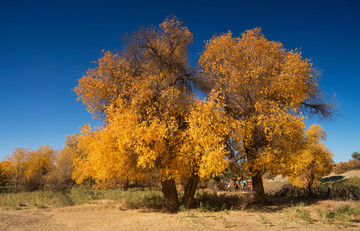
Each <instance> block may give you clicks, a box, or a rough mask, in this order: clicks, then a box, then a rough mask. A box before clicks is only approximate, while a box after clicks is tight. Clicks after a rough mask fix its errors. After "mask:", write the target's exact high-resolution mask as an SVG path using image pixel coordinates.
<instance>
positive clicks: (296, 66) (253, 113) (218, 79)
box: [200, 28, 319, 174]
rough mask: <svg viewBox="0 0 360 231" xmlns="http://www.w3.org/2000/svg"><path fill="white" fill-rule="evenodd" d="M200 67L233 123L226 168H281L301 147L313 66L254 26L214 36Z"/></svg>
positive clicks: (313, 87)
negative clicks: (228, 162)
mask: <svg viewBox="0 0 360 231" xmlns="http://www.w3.org/2000/svg"><path fill="white" fill-rule="evenodd" d="M200 66H201V67H202V69H203V75H202V79H203V80H202V81H203V82H206V83H207V86H208V89H211V91H212V92H216V94H217V95H219V96H221V97H220V98H218V100H219V101H220V102H222V104H223V105H224V107H223V110H224V111H225V112H226V115H227V116H229V117H231V118H232V119H233V122H232V123H231V126H232V129H233V130H232V131H233V132H232V136H230V137H229V140H228V142H227V144H228V149H229V150H230V153H231V159H232V160H233V161H232V164H231V165H232V166H235V167H236V166H237V167H238V168H240V169H241V170H243V171H247V172H250V173H252V174H255V173H264V172H267V171H269V170H273V169H279V168H286V167H287V166H286V165H287V160H288V159H289V157H290V156H291V154H292V153H294V151H295V150H296V149H297V148H298V146H299V144H300V143H301V137H302V136H301V134H302V131H303V129H304V122H303V119H304V116H303V114H302V109H303V108H304V103H308V104H311V103H315V102H316V100H318V98H317V97H318V95H319V90H318V88H317V80H316V78H315V76H314V75H313V69H312V63H311V62H309V60H307V59H302V57H301V53H300V52H298V51H297V50H290V51H287V50H286V49H284V48H283V45H282V44H281V43H279V42H273V41H269V40H267V39H266V38H265V37H264V35H263V34H262V33H261V30H260V29H259V28H255V29H253V30H248V31H245V32H244V33H243V34H242V35H241V37H240V38H236V37H235V38H234V37H233V35H232V33H231V32H228V33H226V34H223V35H220V36H217V37H213V38H212V39H211V40H210V41H208V42H207V43H206V46H205V49H204V51H203V53H202V55H201V57H200Z"/></svg>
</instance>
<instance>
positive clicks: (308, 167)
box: [285, 124, 334, 193]
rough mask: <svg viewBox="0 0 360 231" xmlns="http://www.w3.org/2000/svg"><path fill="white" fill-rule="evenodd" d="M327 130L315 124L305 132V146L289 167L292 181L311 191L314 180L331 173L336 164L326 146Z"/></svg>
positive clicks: (294, 156)
mask: <svg viewBox="0 0 360 231" xmlns="http://www.w3.org/2000/svg"><path fill="white" fill-rule="evenodd" d="M325 140H326V132H325V131H324V129H323V128H322V127H321V126H320V125H318V124H314V125H312V126H310V127H309V129H308V130H307V131H306V132H305V140H304V146H303V148H302V149H301V150H299V152H297V153H296V154H295V155H293V156H292V158H293V160H292V161H291V163H292V164H289V168H288V169H287V170H288V171H289V172H288V174H286V173H285V174H286V175H288V176H289V179H290V181H291V182H292V183H293V184H295V185H297V186H300V187H306V188H307V189H308V191H309V193H311V186H312V185H313V183H314V180H319V179H320V178H321V177H323V176H324V175H326V174H329V173H330V171H331V170H332V168H333V166H334V161H333V159H332V157H333V154H332V153H331V152H330V151H329V150H328V149H327V148H326V146H325V145H324V141H325Z"/></svg>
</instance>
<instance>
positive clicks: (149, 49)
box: [74, 17, 331, 211]
mask: <svg viewBox="0 0 360 231" xmlns="http://www.w3.org/2000/svg"><path fill="white" fill-rule="evenodd" d="M191 42H192V34H191V33H190V31H189V29H188V28H187V27H185V26H184V25H183V24H182V23H181V22H180V21H179V20H178V19H177V18H176V17H170V18H167V19H165V20H164V22H163V23H161V24H160V25H159V27H150V28H144V29H141V30H140V31H138V32H135V33H133V34H131V35H130V36H129V37H128V38H127V40H126V42H125V46H124V49H123V50H121V51H120V52H118V53H113V52H110V51H106V52H104V53H103V56H102V57H100V59H99V60H98V62H97V64H96V67H94V68H92V69H90V70H89V71H88V72H87V73H86V74H85V75H84V76H83V77H82V78H81V79H79V84H78V86H77V87H76V88H75V89H74V91H75V92H76V93H77V95H78V99H79V100H81V101H82V102H83V103H84V104H85V106H86V107H87V109H88V111H89V112H91V113H92V114H93V115H95V116H98V117H101V118H103V119H104V125H103V126H101V127H97V128H93V127H91V126H90V125H85V126H84V127H83V128H82V131H81V134H80V136H79V137H78V147H79V148H80V149H81V153H82V154H81V155H79V156H78V157H77V159H76V164H75V175H74V176H75V177H76V178H77V180H78V181H79V182H81V181H82V180H84V179H86V178H89V177H92V178H94V179H95V180H97V181H103V180H108V179H110V178H117V179H121V180H125V179H127V180H129V179H141V178H143V177H146V175H148V174H149V172H153V171H155V172H156V174H157V175H158V176H159V178H160V181H161V184H162V190H163V193H164V197H165V204H166V206H167V208H168V209H169V210H171V211H176V210H177V208H178V206H179V201H178V196H177V192H176V187H175V181H177V180H179V179H181V178H187V179H189V181H188V184H187V186H186V188H185V195H184V199H183V203H184V204H185V205H186V206H191V204H192V201H193V197H194V193H195V190H196V186H197V184H198V181H199V178H200V177H202V178H207V177H211V176H215V175H219V174H221V173H222V172H223V171H224V170H225V169H226V168H227V167H231V168H234V169H238V170H241V171H245V172H248V173H250V174H251V175H252V178H253V182H254V189H255V191H256V196H255V200H256V201H259V202H262V201H263V199H264V190H263V186H262V180H261V177H262V175H263V174H264V173H265V172H267V171H272V170H276V171H279V170H281V169H286V168H287V165H288V164H289V163H290V161H291V160H292V156H293V155H295V153H297V152H298V151H299V147H302V146H301V145H300V144H302V143H303V141H304V140H303V131H304V128H305V125H304V121H303V120H304V118H305V116H306V115H312V114H320V115H322V116H325V117H326V116H328V115H329V114H330V113H331V110H330V109H331V108H330V106H329V104H328V103H327V102H325V101H324V100H323V98H322V97H321V94H320V90H319V89H318V84H317V78H316V75H315V74H314V69H313V68H312V63H311V62H310V61H309V60H307V59H303V58H302V56H301V53H300V52H299V51H297V50H286V49H285V48H283V45H282V44H281V43H279V42H273V41H269V40H267V39H266V38H265V36H264V35H263V34H262V33H261V30H260V29H259V28H255V29H253V30H248V31H246V32H244V33H243V34H242V36H241V37H240V38H236V37H233V35H232V33H231V32H229V33H226V34H223V35H220V36H215V37H213V38H212V39H211V40H209V41H208V42H207V43H206V46H205V48H204V51H203V52H202V54H201V57H200V60H199V67H198V68H191V67H189V64H188V55H189V54H188V46H189V44H190V43H191ZM195 87H197V88H199V89H201V90H203V91H204V92H205V93H206V97H205V98H204V99H199V97H198V96H196V94H195V91H194V88H195ZM284 172H285V170H284Z"/></svg>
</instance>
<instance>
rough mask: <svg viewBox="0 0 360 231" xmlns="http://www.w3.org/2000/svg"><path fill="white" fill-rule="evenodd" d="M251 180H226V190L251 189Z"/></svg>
mask: <svg viewBox="0 0 360 231" xmlns="http://www.w3.org/2000/svg"><path fill="white" fill-rule="evenodd" d="M251 190H252V181H251V180H236V179H235V180H225V191H230V192H231V191H235V192H236V191H251Z"/></svg>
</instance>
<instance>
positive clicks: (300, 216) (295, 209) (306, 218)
mask: <svg viewBox="0 0 360 231" xmlns="http://www.w3.org/2000/svg"><path fill="white" fill-rule="evenodd" d="M288 217H289V219H290V220H293V221H296V222H298V223H300V224H303V225H307V224H310V223H311V221H312V219H311V214H310V211H309V210H308V209H306V208H305V205H304V203H303V202H301V203H299V204H298V205H296V206H292V207H291V210H290V212H289V213H288Z"/></svg>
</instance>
